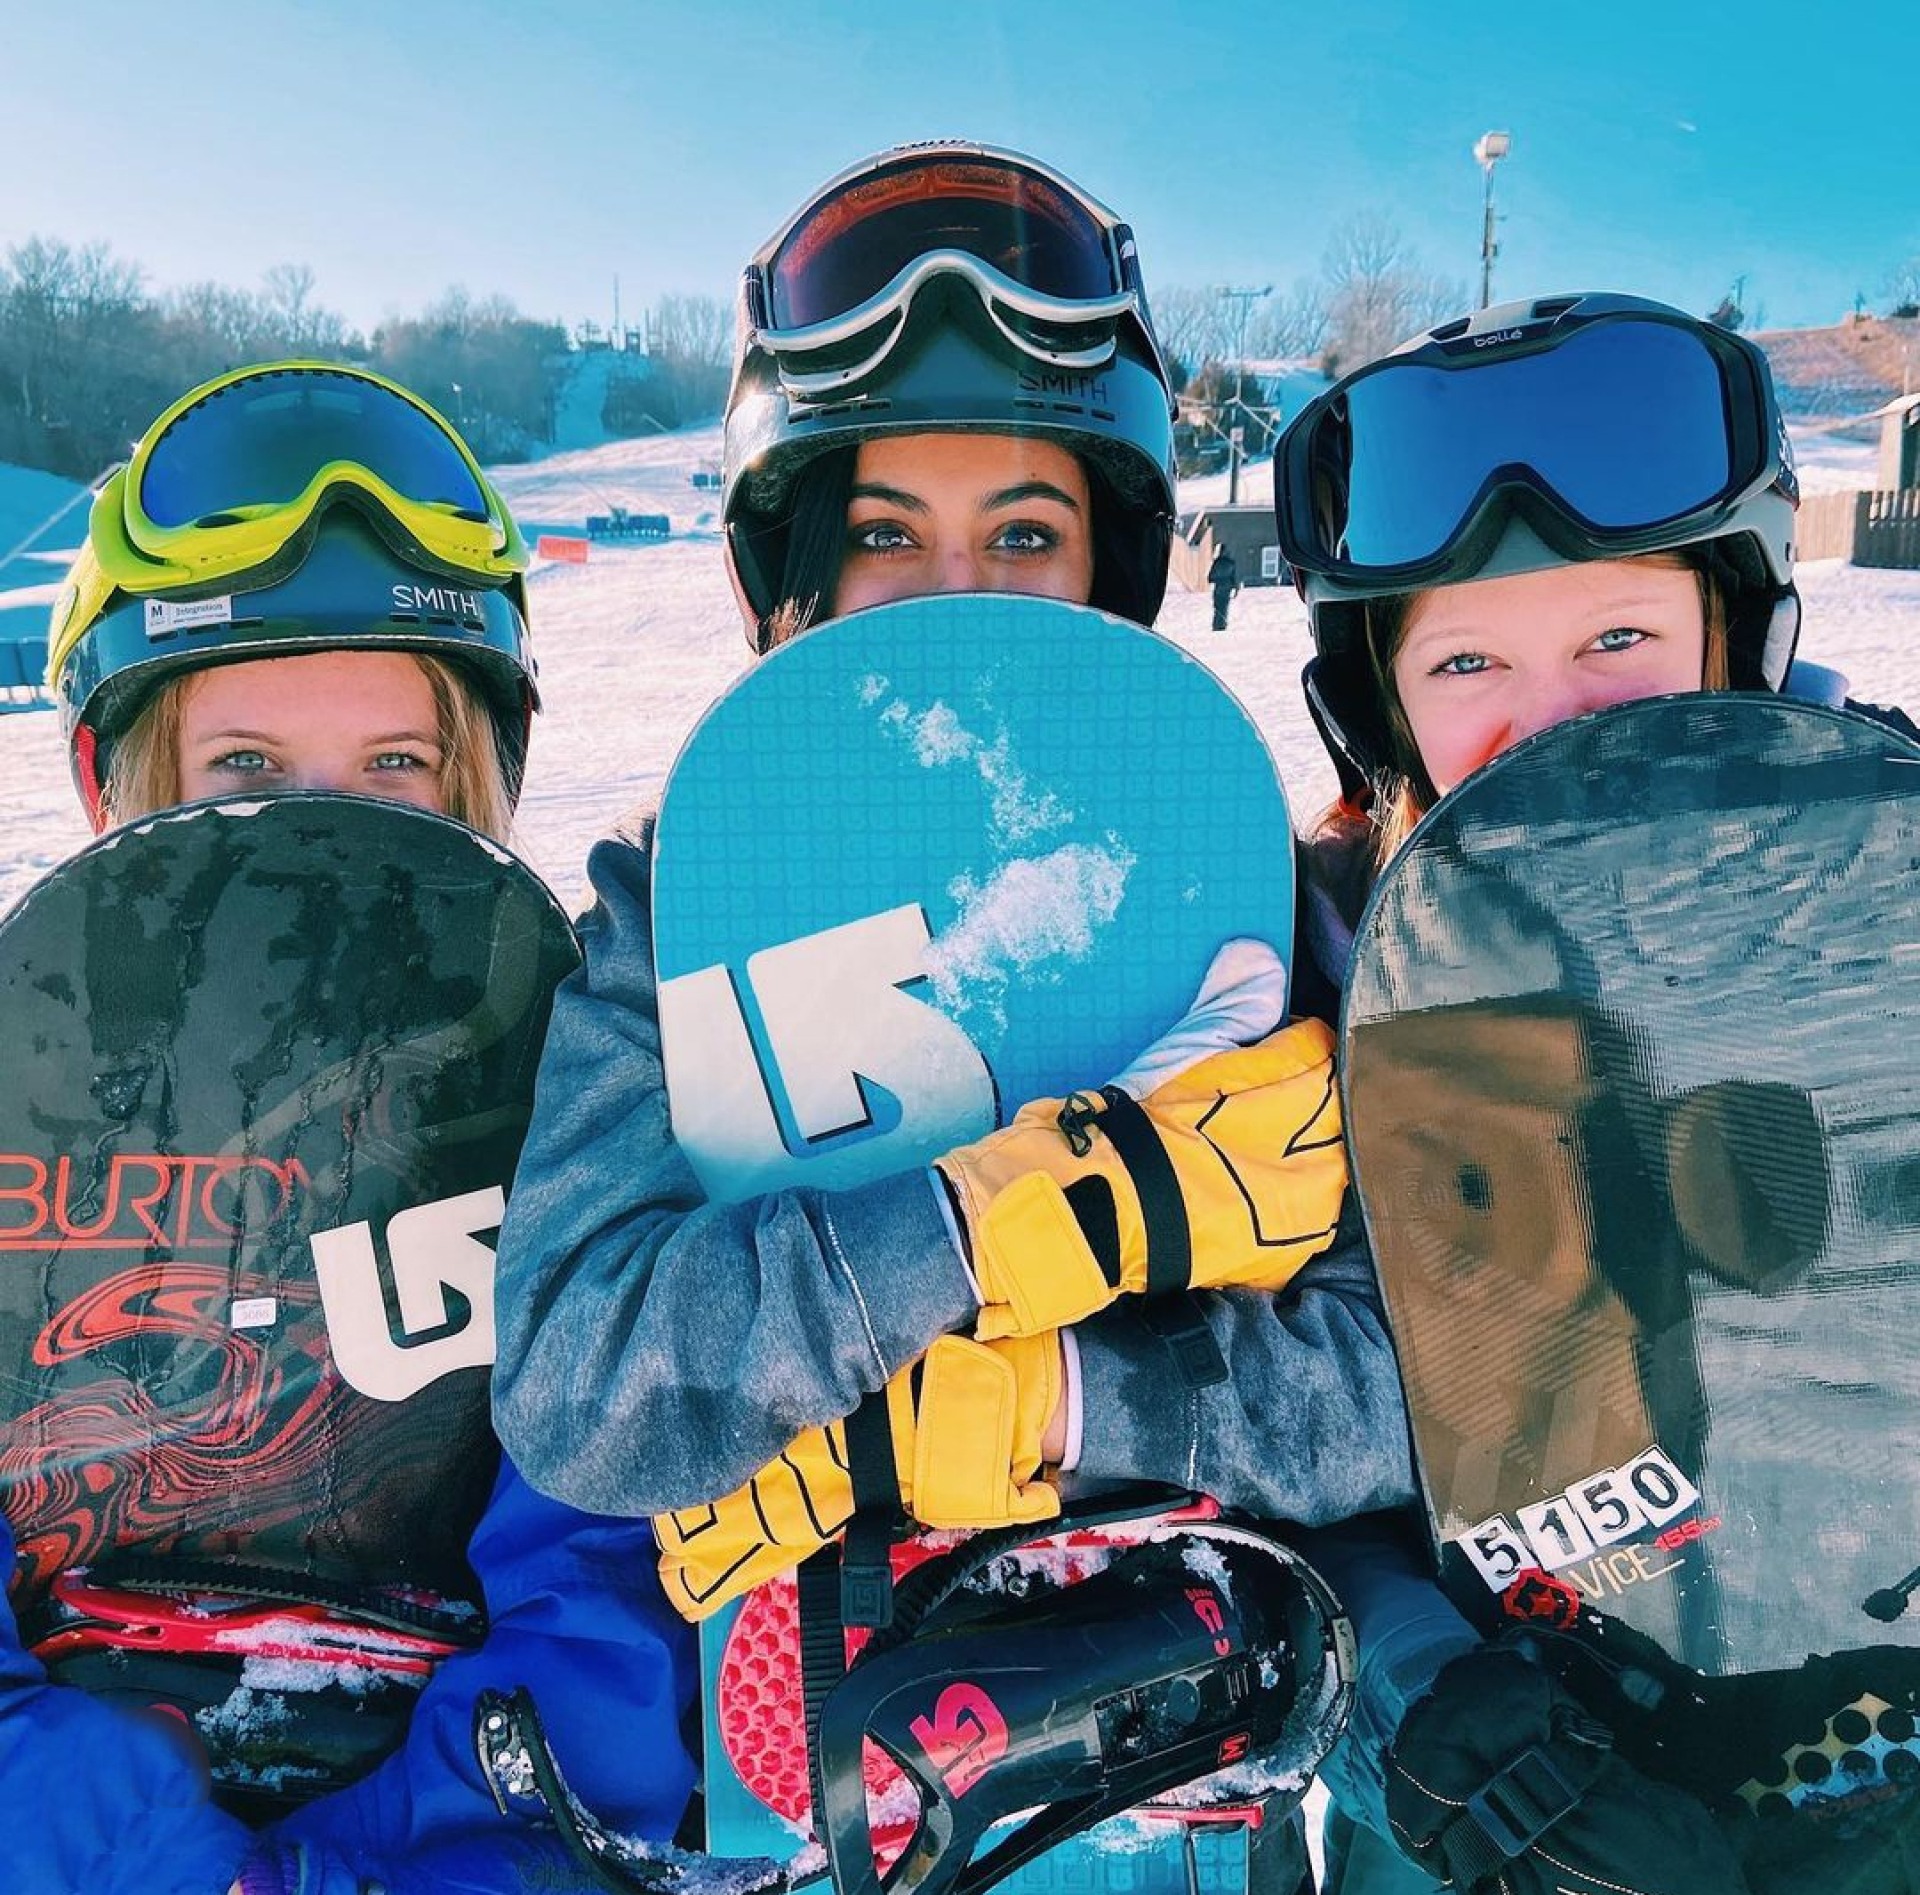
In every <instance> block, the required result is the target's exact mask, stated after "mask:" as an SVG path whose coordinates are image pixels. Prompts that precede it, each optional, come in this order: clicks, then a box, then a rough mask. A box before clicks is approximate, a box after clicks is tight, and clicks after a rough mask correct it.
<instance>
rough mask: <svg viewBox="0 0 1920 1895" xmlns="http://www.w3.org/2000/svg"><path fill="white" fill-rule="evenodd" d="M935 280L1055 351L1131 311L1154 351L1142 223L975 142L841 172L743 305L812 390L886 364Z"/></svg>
mask: <svg viewBox="0 0 1920 1895" xmlns="http://www.w3.org/2000/svg"><path fill="white" fill-rule="evenodd" d="M935 282H945V283H954V284H958V285H961V286H963V287H964V288H965V289H967V290H970V291H971V292H972V293H973V294H974V295H975V296H976V297H977V298H978V299H979V302H980V305H981V307H982V308H983V309H984V310H985V312H986V314H987V316H988V317H989V318H990V319H991V321H992V323H993V325H994V327H995V328H996V329H998V331H999V332H1000V334H1001V335H1002V336H1003V337H1004V338H1005V340H1006V341H1007V342H1008V343H1009V344H1010V345H1011V346H1012V347H1014V348H1016V349H1018V350H1020V351H1021V352H1023V353H1024V354H1026V355H1028V356H1031V357H1032V358H1033V359H1034V360H1036V361H1038V362H1041V363H1043V364H1046V365H1047V366H1049V367H1052V368H1058V369H1094V368H1099V367H1101V366H1102V365H1104V364H1105V363H1106V362H1108V361H1110V360H1111V359H1112V357H1113V354H1114V349H1115V334H1116V329H1117V325H1118V324H1119V323H1121V322H1123V321H1126V320H1129V319H1131V320H1133V321H1134V322H1136V323H1137V325H1138V327H1139V330H1140V332H1141V334H1142V335H1143V337H1144V338H1145V339H1146V341H1147V343H1148V344H1149V346H1150V347H1152V349H1153V353H1154V356H1155V360H1156V363H1157V362H1158V356H1159V351H1158V346H1157V344H1155V343H1154V340H1153V325H1152V321H1151V318H1150V316H1149V314H1148V311H1147V303H1146V292H1145V288H1144V286H1143V284H1142V282H1141V278H1140V265H1139V257H1138V253H1137V250H1136V247H1135V244H1134V239H1133V232H1132V231H1131V230H1130V229H1129V228H1128V227H1127V226H1126V225H1125V224H1123V223H1121V222H1120V221H1119V220H1118V219H1117V218H1115V216H1114V215H1113V213H1112V212H1111V211H1109V210H1108V209H1107V208H1106V207H1105V206H1104V205H1102V204H1100V203H1099V202H1098V201H1097V200H1095V199H1094V198H1091V197H1089V196H1087V194H1086V193H1085V192H1084V191H1082V190H1081V189H1080V188H1079V186H1078V185H1076V184H1074V183H1073V182H1072V181H1071V180H1069V179H1067V178H1065V177H1063V176H1061V174H1060V173H1059V172H1057V171H1053V170H1050V169H1049V168H1048V167H1047V166H1045V165H1042V164H1039V163H1037V162H1036V161H1035V160H1033V159H1031V158H1026V157H1022V156H1021V155H1020V154H1019V153H1017V152H1009V151H998V150H994V149H991V148H989V147H985V146H977V145H967V146H931V147H925V148H921V149H915V150H908V151H904V152H902V153H899V154H896V155H890V156H886V157H882V158H880V159H877V160H870V161H869V162H867V163H865V164H863V165H859V166H856V167H855V168H854V169H853V170H851V171H848V172H844V173H842V174H841V176H840V177H838V178H836V179H834V180H833V182H832V183H830V184H828V185H827V186H826V187H825V188H824V189H823V190H822V191H820V192H819V193H818V194H817V195H816V196H815V197H814V198H812V199H811V200H810V201H809V202H808V204H807V205H806V207H805V208H804V209H802V210H801V211H800V212H799V213H798V214H797V215H796V216H794V217H793V218H792V219H791V220H790V221H789V222H788V223H787V224H786V225H784V226H783V227H782V228H781V230H780V231H779V232H778V233H777V234H776V235H775V236H774V237H773V238H771V239H770V240H769V241H768V243H767V244H766V245H765V246H764V247H763V248H762V249H761V250H760V252H759V254H758V255H757V256H756V257H755V258H754V259H753V261H752V262H751V263H750V264H748V266H747V272H746V280H745V284H744V286H743V294H744V297H745V304H746V319H747V322H748V324H749V325H750V327H751V328H752V330H753V332H754V340H755V341H756V342H757V343H758V345H759V346H760V347H762V348H764V349H765V350H766V351H767V352H768V353H769V354H770V355H772V356H773V357H774V358H775V360H776V361H777V363H778V364H779V369H780V379H781V381H782V383H783V384H784V385H785V386H786V388H787V389H788V390H789V392H791V393H793V394H795V395H799V396H802V397H808V396H814V397H817V396H820V395H824V394H828V393H832V392H834V391H836V390H840V389H848V388H851V387H853V386H854V385H855V384H857V383H859V382H860V381H862V380H864V379H865V378H866V377H868V376H869V375H871V374H872V373H873V372H874V371H875V370H876V369H877V368H879V367H880V365H881V364H882V363H883V362H884V361H885V360H886V357H887V356H888V354H889V353H890V352H891V351H892V349H893V347H894V346H895V344H896V343H897V342H898V341H899V340H900V337H901V335H902V334H903V333H904V331H905V329H906V327H907V322H908V318H909V316H910V315H911V313H912V309H913V306H914V302H915V299H916V298H917V297H918V296H919V295H920V294H921V293H922V291H923V290H925V289H926V287H927V286H928V285H929V284H931V283H935Z"/></svg>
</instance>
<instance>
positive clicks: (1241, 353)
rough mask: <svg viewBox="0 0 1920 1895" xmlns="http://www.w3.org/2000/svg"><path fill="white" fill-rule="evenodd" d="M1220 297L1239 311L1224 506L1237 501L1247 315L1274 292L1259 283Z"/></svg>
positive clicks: (1223, 291) (1221, 292) (1223, 290)
mask: <svg viewBox="0 0 1920 1895" xmlns="http://www.w3.org/2000/svg"><path fill="white" fill-rule="evenodd" d="M1214 293H1215V295H1217V296H1218V297H1219V298H1220V300H1221V301H1222V302H1223V303H1224V302H1230V303H1233V304H1235V305H1237V308H1238V313H1237V316H1236V318H1235V321H1234V328H1233V421H1232V424H1231V425H1230V426H1229V428H1228V430H1227V505H1228V506H1230V507H1235V506H1238V505H1239V504H1240V451H1241V448H1242V446H1243V445H1244V443H1245V441H1246V409H1245V404H1244V403H1243V402H1242V400H1241V398H1240V381H1241V377H1242V376H1243V375H1244V374H1245V373H1246V365H1247V317H1248V315H1249V314H1250V313H1251V311H1252V309H1253V305H1254V304H1255V303H1257V302H1258V301H1259V300H1260V299H1261V297H1263V296H1271V295H1272V294H1273V285H1272V284H1271V283H1262V284H1261V285H1260V286H1259V287H1258V288H1257V289H1228V288H1224V287H1223V288H1221V289H1218V290H1216V291H1215V292H1214Z"/></svg>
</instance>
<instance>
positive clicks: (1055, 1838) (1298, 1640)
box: [474, 1518, 1352, 1895]
mask: <svg viewBox="0 0 1920 1895" xmlns="http://www.w3.org/2000/svg"><path fill="white" fill-rule="evenodd" d="M1066 1524H1067V1523H1062V1530H1066ZM1035 1544H1036V1543H1035V1542H1034V1541H1033V1540H1032V1539H1031V1537H1030V1536H1029V1535H1028V1534H1027V1533H1026V1532H1025V1531H1024V1530H1009V1531H1007V1532H1004V1533H989V1534H982V1535H979V1536H977V1537H976V1538H974V1539H972V1540H969V1541H967V1542H965V1543H964V1544H963V1545H961V1546H959V1547H957V1548H955V1549H954V1550H953V1551H951V1552H949V1553H945V1554H942V1555H940V1556H939V1557H937V1558H935V1559H933V1560H931V1561H929V1562H928V1563H927V1564H925V1565H923V1566H921V1567H919V1568H918V1569H917V1570H915V1571H914V1572H913V1573H912V1574H911V1576H910V1577H909V1578H908V1579H907V1580H906V1581H905V1582H904V1583H903V1584H902V1585H901V1587H900V1588H899V1592H898V1594H897V1596H896V1599H895V1606H894V1613H893V1617H892V1621H891V1623H890V1624H889V1625H888V1626H887V1627H885V1628H884V1629H882V1630H880V1631H878V1632H876V1633H875V1634H874V1636H873V1637H872V1638H871V1639H870V1640H869V1641H868V1642H867V1644H866V1646H865V1647H864V1649H863V1650H862V1651H861V1652H860V1653H859V1655H858V1656H857V1657H856V1658H855V1660H854V1661H853V1663H852V1665H851V1666H850V1667H849V1668H848V1669H847V1671H846V1672H845V1675H844V1676H842V1677H841V1678H839V1679H838V1681H837V1682H836V1683H834V1684H833V1686H832V1687H831V1689H830V1690H828V1691H827V1692H826V1694H825V1697H824V1700H823V1702H822V1703H821V1704H820V1706H819V1712H818V1720H817V1733H818V1734H817V1738H816V1740H815V1745H814V1750H815V1755H814V1758H813V1763H814V1766H815V1777H816V1781H817V1783H818V1784H819V1786H820V1794H819V1797H818V1799H817V1801H818V1811H819V1813H818V1814H817V1816H816V1820H815V1823H814V1833H815V1836H816V1837H817V1839H818V1844H819V1845H820V1846H819V1847H816V1848H814V1849H811V1850H807V1851H804V1852H803V1853H802V1854H801V1856H799V1857H798V1858H796V1860H795V1861H794V1863H792V1864H791V1865H787V1866H784V1867H783V1866H782V1865H779V1864H777V1863H774V1862H771V1861H766V1862H762V1863H757V1864H750V1863H747V1862H745V1861H741V1860H737V1859H732V1858H727V1859H722V1858H718V1857H712V1856H698V1855H688V1854H682V1853H679V1852H675V1851H664V1850H653V1849H637V1848H635V1847H634V1846H633V1845H632V1844H630V1843H627V1842H625V1841H624V1840H623V1839H621V1838H619V1837H616V1836H613V1835H612V1834H611V1833H610V1832H608V1831H606V1830H605V1829H603V1828H602V1827H601V1826H600V1825H599V1824H598V1823H597V1822H596V1821H595V1820H594V1818H593V1816H592V1814H591V1812H589V1811H588V1810H586V1809H585V1808H584V1807H583V1806H582V1805H581V1803H580V1802H579V1799H578V1798H577V1797H575V1796H574V1794H573V1793H572V1791H571V1790H570V1789H569V1788H568V1786H567V1783H566V1779H565V1777H564V1775H563V1773H562V1771H561V1768H560V1765H559V1763H558V1762H557V1760H556V1759H555V1758H554V1756H553V1753H552V1751H551V1749H550V1747H549V1746H548V1745H547V1742H546V1739H545V1735H544V1733H543V1732H542V1730H541V1728H540V1724H539V1717H538V1712H537V1709H536V1707H535V1705H534V1703H533V1701H532V1698H531V1696H530V1694H528V1693H527V1692H526V1691H524V1690H522V1691H519V1692H516V1693H514V1694H513V1695H512V1696H511V1697H507V1696H504V1695H502V1694H498V1693H488V1694H484V1695H483V1696H482V1698H481V1700H480V1702H479V1703H478V1704H477V1706H476V1710H475V1727H474V1735H475V1743H476V1747H477V1750H478V1753H479V1758H480V1763H481V1768H482V1771H483V1774H484V1775H485V1777H486V1779H487V1780H488V1782H489V1783H490V1784H491V1785H492V1787H493V1790H494V1794H495V1798H496V1800H497V1801H498V1802H499V1804H500V1806H501V1808H502V1810H503V1811H504V1810H509V1809H513V1808H516V1807H517V1808H520V1809H523V1810H527V1811H528V1812H529V1813H541V1814H545V1815H546V1816H548V1817H549V1818H550V1819H551V1820H552V1821H554V1823H555V1824H556V1825H557V1827H558V1828H559V1829H560V1831H561V1833H562V1834H563V1835H564V1836H565V1837H566V1838H567V1840H568V1841H569V1843H570V1844H571V1845H572V1846H573V1848H574V1851H575V1853H576V1855H577V1856H579V1857H580V1859H581V1860H582V1862H583V1864H584V1865H586V1866H588V1867H589V1868H590V1869H591V1870H592V1872H593V1873H594V1875H595V1877H596V1879H597V1880H599V1881H600V1883H601V1884H602V1885H603V1886H604V1887H607V1888H609V1889H614V1890H618V1891H621V1892H622V1895H634V1892H635V1891H638V1892H639V1895H703V1892H704V1891H707V1890H718V1889H719V1888H720V1887H721V1886H723V1885H724V1886H725V1887H727V1888H730V1889H732V1890H735V1891H739V1892H740V1895H745V1891H748V1890H752V1889H761V1888H772V1889H786V1888H793V1887H798V1886H801V1885H803V1884H805V1883H807V1882H811V1881H817V1880H818V1879H820V1877H821V1876H823V1875H830V1876H831V1878H832V1881H833V1886H834V1888H835V1890H836V1891H837V1892H838V1895H897V1892H902V1891H908V1890H911V1891H914V1895H948V1892H949V1891H951V1892H952V1895H978V1892H979V1891H981V1890H984V1889H987V1888H989V1887H991V1886H992V1885H993V1884H994V1883H996V1882H998V1881H999V1880H1000V1879H1001V1878H1002V1877H1004V1876H1006V1875H1008V1874H1011V1873H1012V1872H1013V1871H1014V1870H1016V1869H1018V1868H1020V1867H1021V1866H1022V1865H1023V1864H1025V1863H1027V1862H1030V1861H1031V1860H1033V1859H1034V1857H1036V1856H1038V1855H1040V1854H1041V1853H1042V1852H1044V1851H1045V1850H1047V1849H1050V1848H1052V1847H1053V1846H1054V1845H1055V1844H1057V1843H1059V1842H1062V1841H1064V1840H1065V1839H1067V1838H1068V1837H1071V1836H1074V1835H1077V1834H1079V1833H1080V1832H1081V1831H1083V1830H1086V1829H1088V1828H1090V1827H1092V1826H1093V1825H1094V1824H1096V1823H1099V1822H1101V1821H1104V1820H1105V1819H1106V1818H1108V1817H1110V1816H1115V1815H1118V1814H1120V1813H1121V1812H1122V1811H1126V1810H1130V1809H1133V1808H1135V1807H1136V1806H1137V1805H1139V1804H1141V1803H1143V1802H1146V1801H1148V1800H1150V1799H1155V1798H1163V1797H1169V1796H1172V1795H1174V1794H1175V1793H1177V1796H1178V1802H1179V1805H1180V1806H1181V1808H1183V1809H1204V1808H1205V1807H1206V1806H1207V1805H1208V1804H1210V1803H1211V1804H1220V1803H1232V1804H1239V1805H1245V1804H1249V1803H1257V1802H1260V1801H1263V1800H1265V1799H1269V1798H1273V1797H1275V1796H1278V1797H1279V1798H1280V1799H1281V1800H1282V1802H1283V1803H1284V1801H1285V1800H1287V1799H1288V1798H1297V1797H1298V1796H1299V1795H1300V1794H1302V1793H1304V1791H1305V1788H1306V1785H1307V1782H1308V1780H1309V1778H1310V1776H1311V1774H1312V1771H1313V1769H1314V1767H1315V1766H1316V1765H1317V1764H1318V1762H1319V1761H1320V1759H1321V1757H1322V1756H1324V1755H1325V1753H1326V1750H1327V1748H1328V1747H1329V1745H1331V1743H1332V1742H1333V1739H1334V1737H1335V1736H1336V1735H1337V1734H1338V1733H1339V1730H1340V1728H1341V1726H1342V1725H1343V1723H1344V1722H1345V1718H1346V1713H1347V1707H1348V1703H1349V1700H1350V1697H1351V1693H1352V1640H1351V1634H1350V1632H1349V1630H1348V1626H1347V1622H1346V1619H1345V1618H1344V1616H1343V1615H1342V1613H1341V1610H1340V1607H1339V1604H1338V1602H1337V1601H1336V1600H1335V1599H1334V1597H1333V1595H1332V1594H1331V1593H1330V1592H1329V1591H1328V1590H1327V1588H1326V1586H1325V1585H1324V1583H1323V1582H1322V1581H1321V1580H1320V1579H1319V1577H1318V1576H1317V1575H1316V1574H1315V1573H1314V1572H1313V1571H1312V1569H1311V1568H1310V1567H1308V1566H1307V1565H1306V1564H1305V1563H1304V1562H1303V1561H1301V1560H1300V1559H1299V1558H1298V1556H1297V1555H1295V1554H1294V1553H1292V1552H1291V1551H1289V1550H1288V1549H1287V1548H1286V1547H1285V1546H1283V1545H1282V1544H1281V1543H1280V1542H1278V1541H1277V1540H1275V1539H1273V1538H1272V1537H1271V1536H1270V1535H1268V1534H1267V1533H1265V1532H1263V1531H1261V1530H1260V1529H1258V1528H1256V1527H1253V1526H1251V1525H1248V1524H1245V1523H1242V1522H1239V1521H1233V1520H1227V1519H1221V1518H1213V1519H1204V1520H1182V1521H1179V1522H1177V1523H1171V1522H1169V1523H1156V1524H1154V1525H1152V1526H1149V1527H1146V1528H1144V1529H1143V1533H1142V1537H1141V1538H1140V1539H1139V1540H1138V1541H1136V1542H1135V1543H1133V1544H1128V1545H1122V1546H1119V1547H1117V1548H1115V1549H1114V1551H1113V1554H1112V1557H1111V1559H1110V1560H1109V1561H1108V1562H1107V1563H1106V1564H1105V1566H1104V1568H1103V1569H1102V1570H1101V1571H1099V1572H1096V1573H1094V1574H1092V1575H1091V1576H1089V1577H1086V1578H1084V1579H1081V1580H1078V1581H1077V1582H1075V1583H1072V1584H1068V1585H1064V1586H1053V1585H1051V1584H1046V1583H1044V1582H1043V1583H1042V1584H1040V1585H1039V1586H1036V1587H1034V1588H1033V1589H1031V1590H1029V1591H1028V1592H1027V1593H1026V1594H1025V1596H1021V1595H1020V1593H1018V1592H1017V1591H1015V1590H1010V1589H1009V1588H1010V1584H1011V1585H1012V1586H1018V1585H1020V1584H1022V1583H1023V1582H1024V1581H1026V1580H1027V1579H1028V1578H1029V1577H1030V1575H1031V1573H1032V1570H1033V1568H1032V1566H1031V1565H1030V1564H1029V1563H1028V1562H1027V1561H1025V1560H1023V1559H1022V1558H1020V1557H1019V1555H1022V1554H1024V1553H1027V1552H1028V1551H1030V1550H1031V1549H1032V1548H1033V1547H1034V1546H1035ZM869 1747H876V1748H877V1749H878V1750H880V1751H881V1752H883V1753H884V1754H885V1755H886V1756H887V1757H888V1758H889V1759H890V1760H891V1761H892V1763H893V1764H894V1765H895V1766H897V1768H898V1770H899V1772H900V1774H901V1776H902V1777H903V1778H904V1781H905V1784H906V1785H907V1787H908V1788H909V1789H910V1791H911V1796H912V1802H913V1806H914V1807H913V1815H912V1819H911V1823H910V1825H907V1824H904V1823H902V1822H900V1821H898V1820H888V1819H889V1818H897V1816H898V1812H897V1810H887V1811H880V1812H876V1810H875V1809H874V1808H873V1806H872V1805H871V1804H870V1801H869V1796H868V1782H867V1771H866V1768H865V1765H864V1762H863V1759H864V1758H865V1757H866V1755H867V1754H868V1751H869ZM890 1800H892V1801H897V1800H898V1799H890ZM1021 1812H1032V1813H1031V1814H1030V1815H1028V1816H1027V1818H1026V1820H1025V1821H1024V1822H1022V1823H1020V1824H1019V1826H1018V1827H1011V1828H1009V1827H1008V1824H1009V1823H1010V1822H1011V1820H1012V1819H1013V1818H1015V1817H1017V1816H1018V1815H1019V1814H1020V1813H1021ZM1173 1813H1174V1814H1176V1815H1177V1814H1178V1813H1179V1811H1178V1810H1176V1811H1174V1812H1173ZM903 1830H904V1834H902V1831H903Z"/></svg>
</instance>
